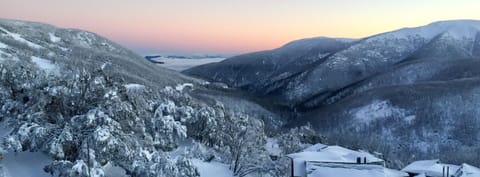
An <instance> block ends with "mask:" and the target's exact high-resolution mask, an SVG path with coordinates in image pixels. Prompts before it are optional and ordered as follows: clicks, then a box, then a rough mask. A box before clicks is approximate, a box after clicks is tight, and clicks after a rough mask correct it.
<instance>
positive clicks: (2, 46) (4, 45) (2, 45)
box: [0, 42, 8, 49]
mask: <svg viewBox="0 0 480 177" xmlns="http://www.w3.org/2000/svg"><path fill="white" fill-rule="evenodd" d="M6 48H8V45H7V44H4V43H2V42H0V49H6Z"/></svg>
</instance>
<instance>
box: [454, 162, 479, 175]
mask: <svg viewBox="0 0 480 177" xmlns="http://www.w3.org/2000/svg"><path fill="white" fill-rule="evenodd" d="M457 174H458V177H478V176H480V169H479V168H477V167H474V166H471V165H468V164H465V163H464V164H462V166H461V167H460V170H459V171H458V173H457Z"/></svg>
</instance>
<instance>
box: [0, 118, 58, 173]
mask: <svg viewBox="0 0 480 177" xmlns="http://www.w3.org/2000/svg"><path fill="white" fill-rule="evenodd" d="M9 131H10V129H8V128H7V127H5V125H4V124H3V123H0V137H5V136H6V134H7V133H8V132H9ZM51 161H52V160H51V159H50V158H48V157H47V156H46V155H45V154H42V153H40V152H19V153H13V152H9V153H7V154H3V160H0V177H50V174H48V173H45V172H44V171H43V167H45V165H48V164H50V162H51Z"/></svg>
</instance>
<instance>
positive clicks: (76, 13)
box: [0, 0, 480, 53]
mask: <svg viewBox="0 0 480 177" xmlns="http://www.w3.org/2000/svg"><path fill="white" fill-rule="evenodd" d="M479 6H480V2H479V1H476V0H457V1H455V2H451V1H446V0H424V1H417V0H404V1H389V0H367V1H361V2H360V1H358V0H338V1H333V0H316V1H313V0H295V1H293V0H262V1H256V0H244V1H228V2H226V1H223V0H205V1H201V2H200V1H194V0H177V1H166V0H142V1H130V0H102V1H95V0H84V1H64V0H43V1H34V0H4V1H2V2H0V17H1V18H11V19H20V20H28V21H40V22H46V23H51V24H54V25H57V26H59V27H65V28H79V29H85V30H89V31H92V32H95V33H98V34H100V35H103V36H105V37H107V38H110V39H111V40H113V41H116V42H118V43H120V44H122V45H125V46H126V47H129V48H134V49H142V48H144V49H148V52H155V51H158V52H168V51H172V52H205V53H244V52H250V51H258V50H266V49H273V48H277V47H280V46H282V45H283V44H285V43H287V42H289V41H292V40H296V39H301V38H307V37H316V36H328V37H346V38H362V37H367V36H370V35H373V34H377V33H381V32H386V31H390V30H395V29H398V28H402V27H414V26H421V25H426V24H428V23H430V22H433V21H439V20H449V19H480V13H478V10H477V9H476V7H479ZM137 52H138V51H137ZM140 52H142V51H140ZM143 52H145V50H144V51H143Z"/></svg>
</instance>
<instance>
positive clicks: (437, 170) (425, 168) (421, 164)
mask: <svg viewBox="0 0 480 177" xmlns="http://www.w3.org/2000/svg"><path fill="white" fill-rule="evenodd" d="M459 169H460V166H458V165H451V164H444V163H440V160H438V159H435V160H420V161H415V162H412V163H411V164H409V165H407V166H406V167H405V168H403V169H402V171H404V172H406V173H408V174H409V175H410V176H425V177H454V174H455V173H456V172H457V171H458V170H459Z"/></svg>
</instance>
